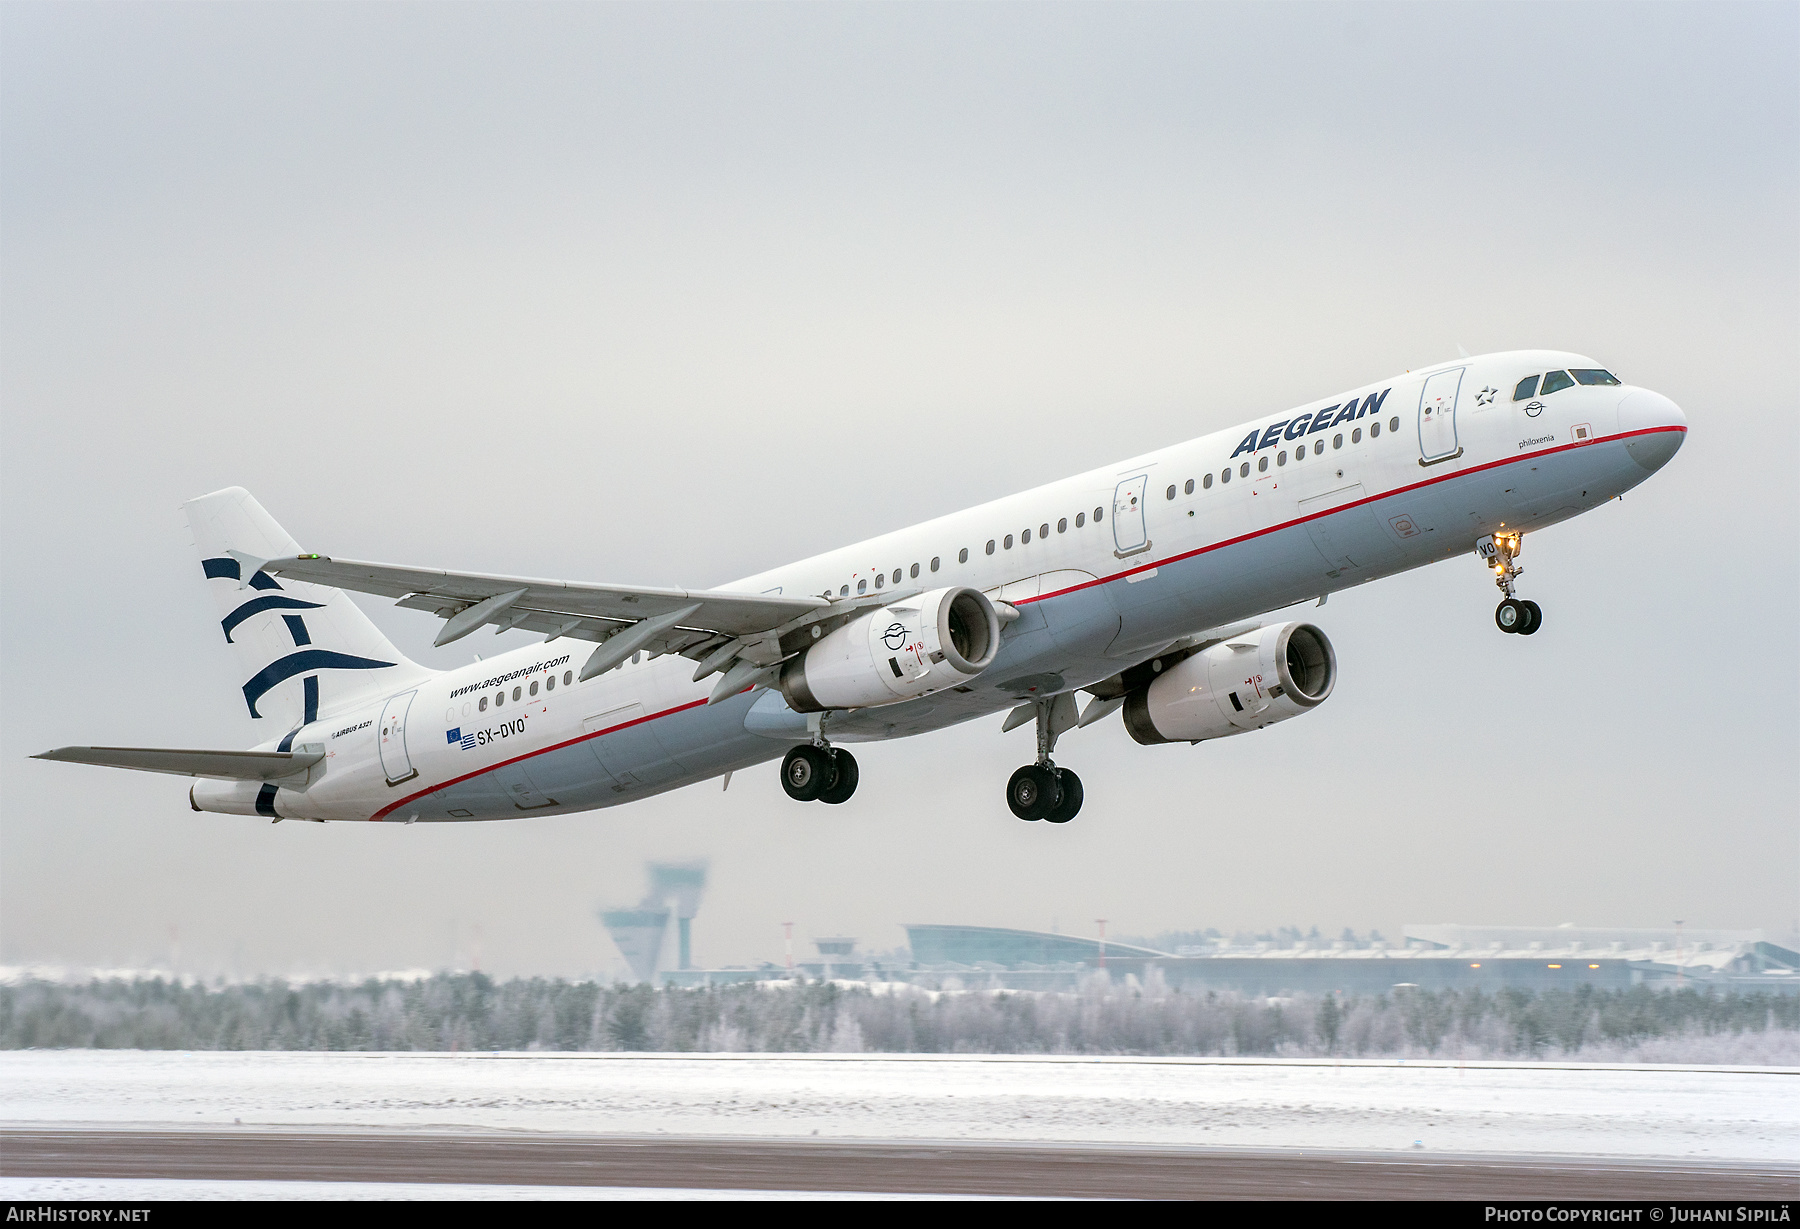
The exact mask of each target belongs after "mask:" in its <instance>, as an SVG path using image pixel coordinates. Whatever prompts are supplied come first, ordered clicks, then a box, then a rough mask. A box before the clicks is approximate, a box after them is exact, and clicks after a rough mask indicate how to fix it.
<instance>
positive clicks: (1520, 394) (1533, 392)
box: [1513, 376, 1538, 401]
mask: <svg viewBox="0 0 1800 1229" xmlns="http://www.w3.org/2000/svg"><path fill="white" fill-rule="evenodd" d="M1537 382H1538V378H1537V377H1536V376H1526V377H1525V378H1524V379H1523V380H1520V381H1519V387H1517V388H1515V389H1513V400H1514V401H1524V400H1525V399H1526V398H1527V397H1535V396H1537Z"/></svg>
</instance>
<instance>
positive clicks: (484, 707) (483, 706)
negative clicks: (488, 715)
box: [475, 696, 488, 713]
mask: <svg viewBox="0 0 1800 1229" xmlns="http://www.w3.org/2000/svg"><path fill="white" fill-rule="evenodd" d="M487 701H488V698H487V697H486V696H482V697H481V703H480V704H477V705H476V706H475V707H476V708H478V709H480V710H481V711H482V712H484V713H485V712H487Z"/></svg>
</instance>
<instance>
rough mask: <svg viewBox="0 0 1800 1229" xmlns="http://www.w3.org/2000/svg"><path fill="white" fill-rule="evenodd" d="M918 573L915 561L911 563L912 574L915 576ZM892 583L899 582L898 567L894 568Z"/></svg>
mask: <svg viewBox="0 0 1800 1229" xmlns="http://www.w3.org/2000/svg"><path fill="white" fill-rule="evenodd" d="M918 574H919V565H918V564H916V563H915V564H913V575H914V576H917V575H918ZM894 583H895V584H899V583H900V569H899V568H895V569H894Z"/></svg>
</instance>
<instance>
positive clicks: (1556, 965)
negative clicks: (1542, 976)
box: [1550, 964, 1562, 969]
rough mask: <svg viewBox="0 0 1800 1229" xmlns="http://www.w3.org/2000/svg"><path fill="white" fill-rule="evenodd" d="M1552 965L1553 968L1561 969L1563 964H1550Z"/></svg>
mask: <svg viewBox="0 0 1800 1229" xmlns="http://www.w3.org/2000/svg"><path fill="white" fill-rule="evenodd" d="M1550 967H1551V968H1553V969H1560V968H1562V966H1561V965H1560V964H1553V965H1551V966H1550Z"/></svg>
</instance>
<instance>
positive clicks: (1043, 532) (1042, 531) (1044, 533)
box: [1038, 521, 1050, 538]
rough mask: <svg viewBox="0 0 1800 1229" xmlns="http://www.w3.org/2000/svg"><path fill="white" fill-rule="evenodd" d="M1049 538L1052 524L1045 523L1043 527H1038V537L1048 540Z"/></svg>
mask: <svg viewBox="0 0 1800 1229" xmlns="http://www.w3.org/2000/svg"><path fill="white" fill-rule="evenodd" d="M1049 536H1050V522H1049V521H1045V522H1044V523H1043V524H1042V525H1039V526H1038V537H1040V538H1047V537H1049Z"/></svg>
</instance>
